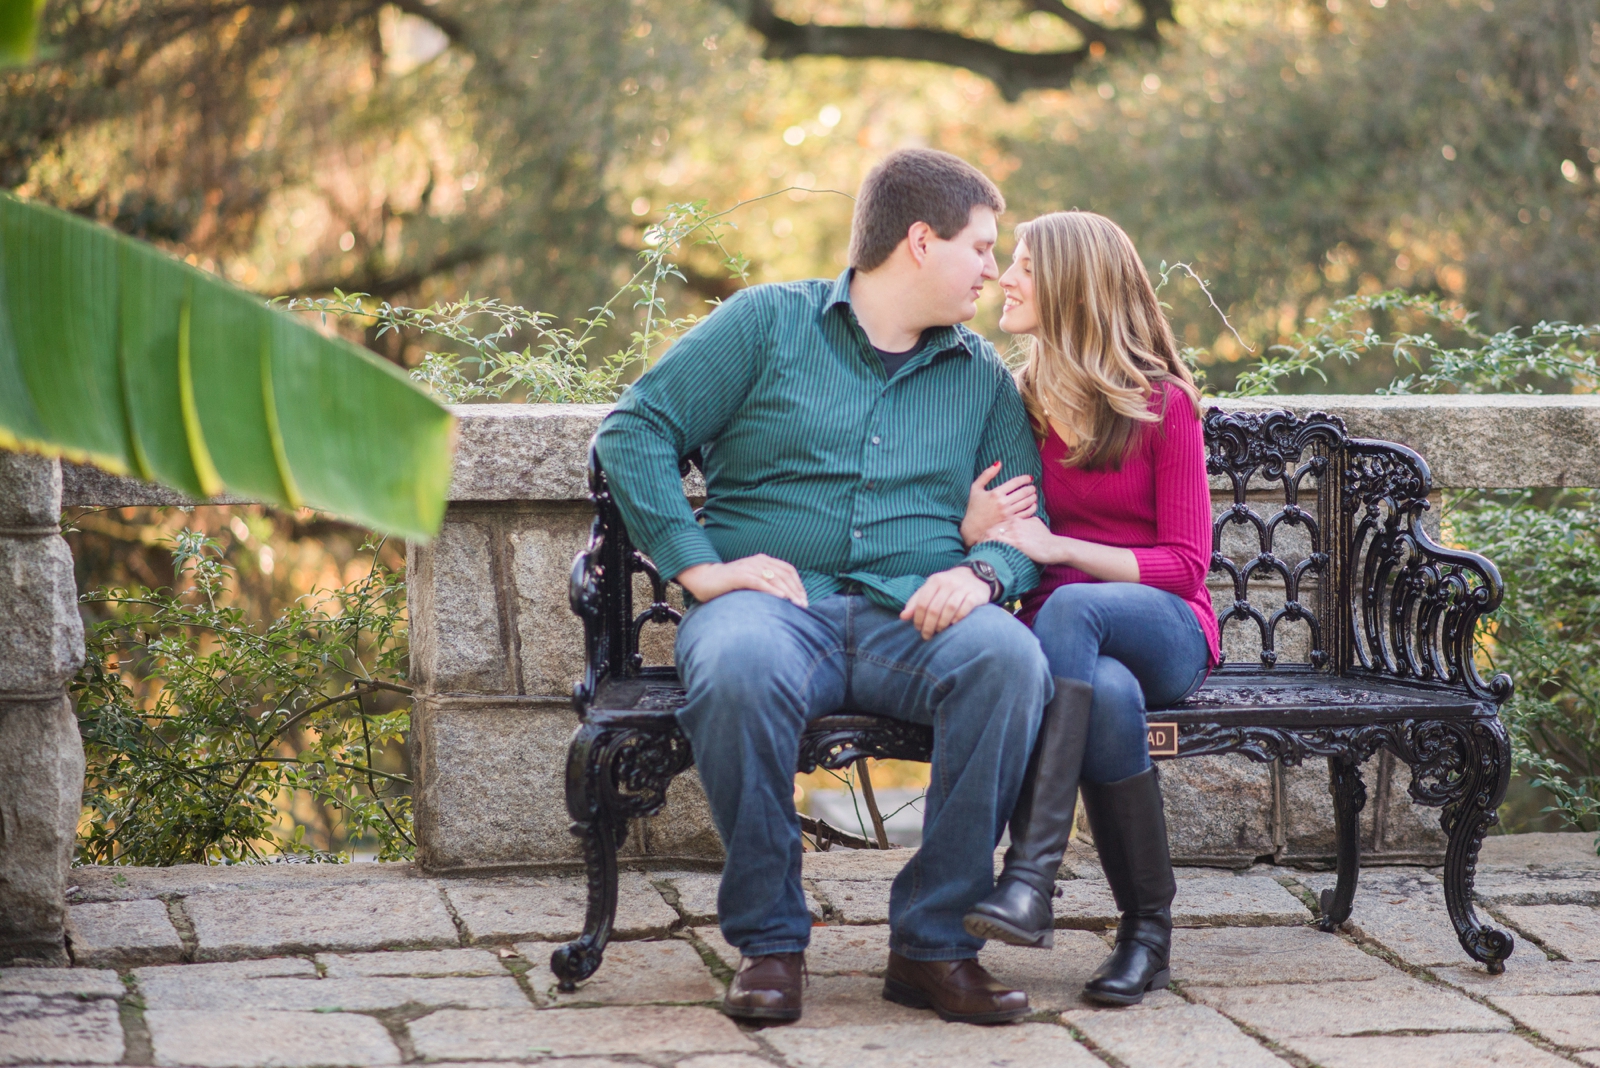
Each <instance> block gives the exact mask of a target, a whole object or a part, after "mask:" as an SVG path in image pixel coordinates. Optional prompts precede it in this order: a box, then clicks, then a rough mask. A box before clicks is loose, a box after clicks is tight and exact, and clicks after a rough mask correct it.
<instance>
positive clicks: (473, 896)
mask: <svg viewBox="0 0 1600 1068" xmlns="http://www.w3.org/2000/svg"><path fill="white" fill-rule="evenodd" d="M445 892H446V893H447V894H449V896H450V904H451V905H452V906H453V907H454V908H455V910H456V915H457V916H459V917H461V923H462V925H463V926H464V927H465V928H466V931H467V938H468V939H469V940H470V941H473V942H520V941H540V942H565V941H567V940H568V939H572V938H576V937H578V935H580V934H582V933H583V917H584V911H585V909H586V908H587V903H588V900H589V892H588V884H587V883H586V882H585V881H584V880H583V879H576V878H570V877H558V876H545V877H535V876H511V877H505V878H500V879H472V880H467V879H453V880H451V881H450V882H449V883H447V884H446V890H445ZM676 923H678V914H677V913H676V912H674V911H673V909H672V906H670V905H668V904H667V903H666V901H665V900H664V899H663V898H662V897H661V892H660V891H659V890H657V889H656V888H655V887H654V886H652V885H650V881H649V878H648V877H647V876H646V875H645V874H643V873H641V872H631V871H629V872H622V873H621V874H620V875H619V876H618V878H617V919H616V925H615V927H614V931H615V934H614V935H613V937H615V938H620V939H628V938H649V937H652V936H658V935H663V934H666V933H667V931H668V930H670V929H671V928H672V927H673V926H674V925H675V924H676Z"/></svg>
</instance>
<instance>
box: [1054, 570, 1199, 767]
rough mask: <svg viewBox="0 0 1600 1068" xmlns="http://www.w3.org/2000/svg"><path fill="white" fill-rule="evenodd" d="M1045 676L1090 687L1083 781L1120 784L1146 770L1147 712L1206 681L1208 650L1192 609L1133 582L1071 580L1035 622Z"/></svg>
mask: <svg viewBox="0 0 1600 1068" xmlns="http://www.w3.org/2000/svg"><path fill="white" fill-rule="evenodd" d="M1033 632H1034V634H1035V635H1037V636H1038V639H1039V647H1040V648H1041V649H1043V650H1044V655H1045V657H1046V658H1047V659H1049V661H1050V673H1051V674H1052V675H1054V676H1057V677H1059V678H1063V679H1080V680H1082V681H1084V682H1087V683H1089V684H1090V685H1091V686H1093V687H1094V700H1093V702H1092V705H1091V707H1090V711H1089V737H1088V742H1087V746H1086V749H1085V752H1084V758H1083V773H1082V774H1083V780H1084V781H1085V782H1094V783H1107V782H1119V781H1121V780H1122V779H1126V778H1127V777H1128V776H1129V775H1137V774H1139V772H1141V771H1143V770H1144V769H1145V768H1148V767H1149V766H1150V747H1149V739H1148V736H1147V734H1146V731H1145V717H1144V714H1145V709H1147V708H1163V707H1165V706H1167V705H1175V704H1177V703H1178V702H1179V701H1181V700H1183V699H1184V698H1185V697H1188V696H1189V695H1190V694H1191V693H1193V692H1194V691H1195V690H1198V689H1199V688H1200V684H1201V683H1203V682H1205V681H1206V672H1207V668H1208V666H1209V662H1210V653H1211V650H1210V647H1209V646H1207V645H1206V636H1205V633H1204V632H1203V631H1201V629H1200V621H1199V620H1198V619H1196V618H1195V615H1194V609H1192V608H1190V607H1189V604H1188V602H1186V601H1185V600H1184V599H1183V598H1181V597H1179V596H1177V595H1176V594H1172V593H1168V592H1166V591H1165V590H1158V589H1156V588H1155V587H1154V586H1142V585H1140V584H1138V583H1134V582H1075V583H1072V584H1070V585H1066V586H1062V587H1060V588H1059V589H1057V590H1056V591H1055V592H1054V593H1052V594H1051V595H1050V598H1049V599H1048V600H1047V601H1045V603H1044V606H1043V607H1041V608H1040V609H1039V614H1038V615H1037V616H1035V617H1034V620H1033Z"/></svg>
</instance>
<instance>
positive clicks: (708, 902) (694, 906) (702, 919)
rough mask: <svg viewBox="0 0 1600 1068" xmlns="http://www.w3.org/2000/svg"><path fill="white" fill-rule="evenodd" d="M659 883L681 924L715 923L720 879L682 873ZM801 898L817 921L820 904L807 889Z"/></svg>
mask: <svg viewBox="0 0 1600 1068" xmlns="http://www.w3.org/2000/svg"><path fill="white" fill-rule="evenodd" d="M660 882H662V883H664V884H666V885H667V886H670V887H671V888H672V890H673V891H675V892H676V894H677V897H678V912H679V914H680V915H682V916H683V919H684V922H686V923H691V924H707V923H716V922H717V890H718V888H719V887H721V885H722V876H720V875H716V874H713V873H711V872H698V871H697V872H682V873H679V874H674V875H671V876H668V877H666V878H663V879H660ZM805 895H806V908H807V909H808V910H809V911H810V913H811V919H812V920H813V921H821V919H822V903H821V902H820V901H818V900H817V895H816V894H814V893H812V892H811V891H810V890H806V891H805Z"/></svg>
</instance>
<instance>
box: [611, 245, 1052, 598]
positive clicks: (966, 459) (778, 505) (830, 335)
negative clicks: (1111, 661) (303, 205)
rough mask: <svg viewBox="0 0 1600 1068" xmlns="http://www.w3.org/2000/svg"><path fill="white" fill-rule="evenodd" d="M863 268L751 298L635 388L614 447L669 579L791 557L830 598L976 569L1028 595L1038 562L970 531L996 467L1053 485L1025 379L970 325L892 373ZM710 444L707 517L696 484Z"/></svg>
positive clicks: (695, 333) (746, 293) (619, 412)
mask: <svg viewBox="0 0 1600 1068" xmlns="http://www.w3.org/2000/svg"><path fill="white" fill-rule="evenodd" d="M850 275H851V272H850V271H846V272H845V273H844V274H842V275H840V276H839V278H838V279H837V280H835V281H833V282H828V281H826V280H824V279H816V280H812V281H806V282H786V283H779V284H774V285H762V286H754V287H752V288H750V289H746V290H743V291H741V292H739V293H738V294H737V295H735V296H734V297H732V298H731V299H729V300H728V301H727V302H726V303H725V304H723V305H722V306H721V307H719V308H717V309H716V310H715V311H713V312H712V313H711V314H710V315H709V316H708V317H707V318H706V319H705V321H704V322H701V323H699V324H698V325H696V326H695V327H694V329H692V330H690V331H689V332H688V333H687V334H685V335H684V336H683V337H682V338H680V339H679V340H678V341H677V343H676V344H674V345H673V346H672V348H671V349H670V350H669V351H668V352H667V354H666V356H664V357H662V359H661V361H660V362H659V363H657V364H656V365H655V366H654V367H652V368H651V369H650V370H649V371H648V372H646V373H645V374H644V376H643V377H641V378H640V379H639V381H638V382H636V383H634V384H633V385H632V386H631V387H629V388H628V390H627V392H626V393H624V394H623V396H622V399H621V400H620V401H619V402H618V403H617V407H616V410H615V411H613V412H612V413H611V415H609V416H608V417H607V418H606V420H605V422H604V423H603V424H602V425H601V427H600V433H599V436H598V438H597V448H598V450H599V455H600V461H601V463H602V464H603V465H604V467H605V470H606V473H607V476H608V478H609V480H610V484H611V490H612V493H613V495H614V496H615V498H616V501H617V504H618V507H619V508H620V509H621V510H622V517H623V520H624V521H625V522H626V523H627V525H628V531H629V533H630V534H631V535H632V537H633V540H634V542H635V543H636V544H638V545H639V546H640V548H642V549H643V550H644V551H645V552H646V553H647V554H649V556H650V557H651V559H652V560H654V561H655V564H656V566H657V567H658V568H659V569H660V571H661V574H662V575H663V576H664V577H671V576H675V575H677V574H678V573H680V572H681V571H683V570H684V569H686V568H689V567H693V566H694V565H696V564H705V563H717V562H722V561H731V560H736V559H739V558H740V557H744V556H750V555H752V554H755V553H766V554H768V555H769V556H775V557H778V558H779V559H782V560H787V561H788V562H789V563H791V564H793V565H794V566H795V568H796V569H797V570H799V572H800V575H801V578H802V580H803V581H804V582H805V587H806V594H807V596H809V597H810V598H811V599H812V600H813V601H815V600H817V599H819V598H821V597H824V596H826V595H828V594H830V593H837V592H838V591H839V590H841V589H843V588H845V587H846V585H847V584H855V585H858V586H860V587H862V588H863V589H864V591H865V592H866V594H867V596H869V597H870V598H872V600H874V601H875V602H877V603H879V604H881V605H883V606H884V607H892V608H894V609H899V608H900V607H902V606H903V605H904V604H905V602H906V600H907V599H908V598H909V597H910V596H911V595H912V594H913V593H914V592H915V591H916V590H917V588H918V587H919V586H921V585H922V583H923V581H924V580H925V579H926V577H927V576H929V575H931V574H933V573H935V572H937V571H943V570H946V569H948V568H951V567H954V566H956V565H957V564H959V563H961V562H962V561H963V560H984V561H987V562H988V563H990V564H992V565H993V566H994V569H995V571H996V572H997V573H998V574H999V576H1000V579H1001V581H1002V582H1004V584H1005V589H1006V597H1007V598H1008V599H1009V598H1011V597H1015V596H1017V595H1019V594H1022V593H1024V592H1026V591H1027V590H1029V589H1031V588H1032V587H1033V585H1034V583H1035V582H1037V581H1038V577H1039V576H1038V569H1037V568H1036V567H1035V565H1034V564H1033V562H1032V561H1031V560H1029V559H1028V558H1027V557H1026V556H1024V555H1023V554H1022V553H1020V552H1018V551H1017V550H1016V549H1013V548H1011V547H1010V546H1008V545H1002V544H1001V543H999V542H985V543H983V544H981V545H976V546H973V548H972V549H971V550H970V551H968V550H966V549H965V548H964V547H963V546H962V543H961V533H960V524H961V517H962V516H963V515H964V514H965V512H966V506H967V491H968V487H969V486H970V485H971V483H972V480H973V479H974V478H976V477H977V475H978V473H979V472H980V471H982V470H983V469H984V468H985V467H987V466H989V464H990V463H992V462H993V461H995V460H999V461H1001V462H1002V463H1003V464H1004V466H1003V467H1002V468H1001V472H1000V477H1001V478H1002V479H1005V478H1010V477H1012V476H1014V475H1019V474H1031V475H1033V476H1034V480H1035V482H1036V483H1037V481H1038V479H1039V475H1040V467H1039V450H1038V448H1037V447H1036V446H1035V444H1034V439H1033V434H1032V432H1031V430H1030V429H1029V426H1028V418H1027V414H1026V412H1025V411H1024V409H1023V406H1022V398H1021V397H1020V396H1019V395H1018V393H1017V389H1016V385H1015V384H1014V383H1013V381H1012V379H1011V375H1010V373H1009V372H1008V371H1007V370H1006V368H1005V365H1004V364H1002V363H1001V361H1000V358H999V357H998V356H997V355H996V354H995V351H994V348H993V346H991V345H990V344H989V343H988V342H987V341H985V340H984V339H983V338H982V337H980V336H979V335H977V334H975V333H973V332H972V331H971V330H968V329H967V328H966V327H963V326H955V327H940V328H937V329H933V330H930V331H928V332H927V333H926V334H925V336H924V340H925V343H924V345H923V346H922V350H921V351H920V352H918V353H917V355H916V356H915V357H913V358H912V359H911V360H910V361H909V362H908V363H906V365H905V366H904V367H902V368H900V370H899V371H897V372H896V373H895V375H894V377H892V378H888V379H885V377H884V369H883V364H882V362H881V361H880V360H879V358H878V355H877V353H876V352H875V351H874V350H873V348H872V346H871V344H870V343H869V342H868V341H867V337H866V333H865V332H864V331H863V330H862V329H861V326H860V324H859V323H858V322H857V321H856V317H855V313H854V311H853V310H852V309H851V305H850ZM697 448H700V449H702V450H703V456H704V458H705V475H706V502H705V508H704V511H703V512H702V520H701V522H698V523H697V522H696V521H695V517H694V513H693V511H692V510H691V508H690V506H689V503H688V501H687V500H686V498H685V497H684V495H683V486H682V483H681V481H680V480H679V477H678V461H679V458H680V457H683V456H686V455H688V454H689V453H691V452H693V451H694V450H695V449H697ZM1040 514H1041V515H1042V514H1043V510H1042V507H1041V512H1040Z"/></svg>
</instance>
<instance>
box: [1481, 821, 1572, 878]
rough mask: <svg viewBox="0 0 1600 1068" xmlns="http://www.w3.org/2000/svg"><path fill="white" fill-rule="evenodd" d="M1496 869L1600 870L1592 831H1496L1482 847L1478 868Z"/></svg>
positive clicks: (1485, 869) (1484, 869) (1482, 869)
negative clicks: (1497, 832) (1513, 832)
mask: <svg viewBox="0 0 1600 1068" xmlns="http://www.w3.org/2000/svg"><path fill="white" fill-rule="evenodd" d="M1495 868H1545V869H1552V868H1591V869H1594V870H1596V871H1600V854H1597V853H1596V852H1595V836H1594V835H1593V834H1591V833H1589V832H1588V831H1556V832H1541V833H1535V834H1492V835H1490V836H1489V837H1487V838H1485V839H1484V840H1483V846H1482V847H1481V848H1480V849H1479V850H1478V871H1479V872H1484V871H1488V870H1492V869H1495Z"/></svg>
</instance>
